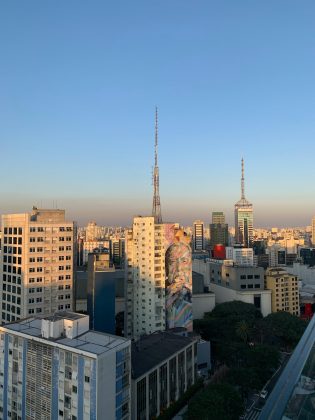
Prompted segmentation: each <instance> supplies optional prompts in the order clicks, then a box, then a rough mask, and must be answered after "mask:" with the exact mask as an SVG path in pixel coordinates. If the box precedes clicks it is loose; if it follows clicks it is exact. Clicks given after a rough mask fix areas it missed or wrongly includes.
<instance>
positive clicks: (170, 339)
mask: <svg viewBox="0 0 315 420" xmlns="http://www.w3.org/2000/svg"><path fill="white" fill-rule="evenodd" d="M131 360H132V417H131V418H132V419H134V420H136V419H154V418H157V417H158V416H159V415H160V414H161V412H162V411H163V410H165V409H166V408H167V407H168V406H169V405H170V404H171V403H172V402H174V401H177V400H178V399H179V398H180V397H181V396H182V395H183V394H184V393H185V391H186V390H187V389H188V388H189V387H190V386H191V385H193V384H194V383H195V381H196V374H197V340H196V339H193V338H190V337H183V336H181V335H177V334H173V333H169V332H156V333H154V334H151V335H149V336H144V337H143V338H141V340H139V341H138V342H135V343H133V344H132V355H131Z"/></svg>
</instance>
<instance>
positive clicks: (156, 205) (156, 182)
mask: <svg viewBox="0 0 315 420" xmlns="http://www.w3.org/2000/svg"><path fill="white" fill-rule="evenodd" d="M153 186H154V193H153V206H152V216H154V218H155V223H162V214H161V203H160V192H159V189H160V179H159V167H158V109H157V107H155V143H154V170H153Z"/></svg>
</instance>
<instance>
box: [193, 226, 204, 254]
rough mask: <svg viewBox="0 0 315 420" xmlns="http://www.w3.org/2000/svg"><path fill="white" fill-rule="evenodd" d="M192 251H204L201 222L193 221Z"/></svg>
mask: <svg viewBox="0 0 315 420" xmlns="http://www.w3.org/2000/svg"><path fill="white" fill-rule="evenodd" d="M193 249H194V251H203V250H204V249H205V235H204V223H203V221H201V220H195V221H194V246H193Z"/></svg>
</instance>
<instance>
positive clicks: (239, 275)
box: [193, 260, 271, 316]
mask: <svg viewBox="0 0 315 420" xmlns="http://www.w3.org/2000/svg"><path fill="white" fill-rule="evenodd" d="M193 269H194V271H196V272H198V273H200V274H202V275H203V276H204V282H205V286H207V287H208V288H209V290H210V291H211V292H213V293H214V294H215V302H216V304H218V303H223V302H229V301H233V300H240V301H242V302H246V303H251V304H253V305H255V306H256V308H257V309H259V310H260V311H261V313H262V315H263V316H266V315H269V314H270V313H271V290H266V289H265V287H264V269H263V268H262V267H250V266H236V265H235V264H234V263H233V262H232V261H231V260H210V261H206V262H204V261H194V262H193Z"/></svg>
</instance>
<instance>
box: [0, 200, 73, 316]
mask: <svg viewBox="0 0 315 420" xmlns="http://www.w3.org/2000/svg"><path fill="white" fill-rule="evenodd" d="M2 229H3V252H2V254H1V260H0V264H1V275H2V276H1V278H2V282H1V283H0V304H1V308H2V312H1V321H2V323H6V322H9V321H15V320H18V319H21V318H26V317H28V316H30V315H33V314H48V313H53V312H55V311H58V310H72V305H73V296H72V295H73V290H72V289H73V264H74V263H73V261H74V256H75V237H76V232H75V230H76V226H75V223H74V222H68V221H66V219H65V211H64V210H57V209H52V210H47V209H37V208H36V207H34V208H33V211H32V212H30V213H24V214H7V215H3V216H2Z"/></svg>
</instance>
